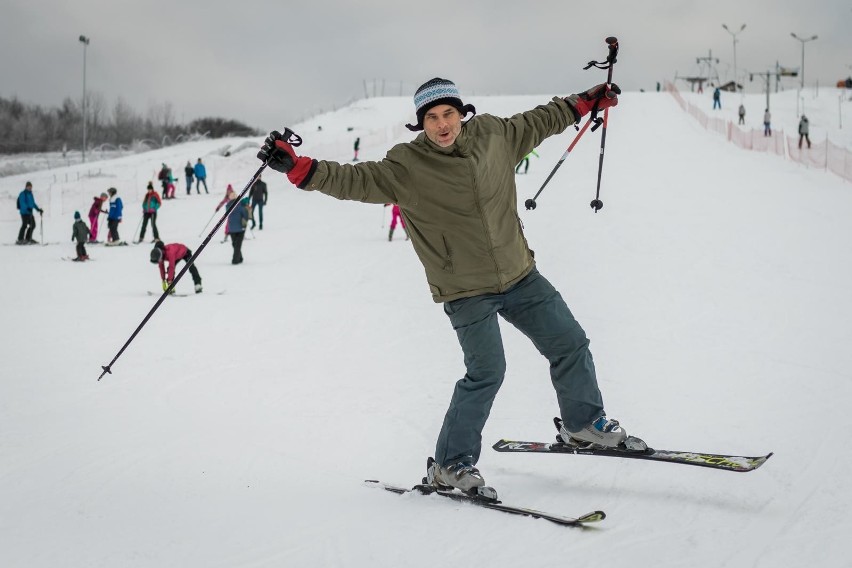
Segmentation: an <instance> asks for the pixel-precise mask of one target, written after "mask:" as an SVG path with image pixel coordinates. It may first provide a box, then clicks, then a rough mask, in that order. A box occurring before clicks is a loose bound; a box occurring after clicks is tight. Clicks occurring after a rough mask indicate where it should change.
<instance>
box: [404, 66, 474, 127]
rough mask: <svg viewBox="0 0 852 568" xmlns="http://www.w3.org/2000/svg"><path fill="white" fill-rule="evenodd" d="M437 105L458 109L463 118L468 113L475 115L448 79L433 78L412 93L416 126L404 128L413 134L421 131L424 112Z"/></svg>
mask: <svg viewBox="0 0 852 568" xmlns="http://www.w3.org/2000/svg"><path fill="white" fill-rule="evenodd" d="M438 105H450V106H453V107H455V108H457V109H458V111H459V112H460V113H461V114H462V116H465V115H466V114H467V113H468V112H471V113H473V114H476V109H475V108H474V107H473V105H466V104H464V103H463V102H462V100H461V95H460V94H459V89H458V87H456V84H455V83H453V82H452V81H450V80H448V79H441V78H440V77H435V78H434V79H430V80H429V81H426V82H425V83H423V84H422V85H420V87H418V89H417V92H415V93H414V108H415V112H416V113H417V124H406V125H405V126H406V127H407V128H408V129H409V130H412V131H414V132H416V131H418V130H423V117H424V116H426V112H427V111H428V110H429V109H430V108H432V107H434V106H438Z"/></svg>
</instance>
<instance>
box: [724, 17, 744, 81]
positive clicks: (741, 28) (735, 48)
mask: <svg viewBox="0 0 852 568" xmlns="http://www.w3.org/2000/svg"><path fill="white" fill-rule="evenodd" d="M722 27H723V28H725V31H726V32H728V33H729V34H731V36H733V38H734V92H735V93H736V92H737V90H739V87H738V86H737V34H738V33H740V32H741V31H743V30H744V29H745V27H746V25H745V24H743V25H742V26H741V27H740V29H739V30H737V31H735V32H732V31H731V30H730V29H728V26H727V25H726V24H722Z"/></svg>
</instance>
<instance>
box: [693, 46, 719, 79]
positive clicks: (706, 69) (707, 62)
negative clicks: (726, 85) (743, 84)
mask: <svg viewBox="0 0 852 568" xmlns="http://www.w3.org/2000/svg"><path fill="white" fill-rule="evenodd" d="M695 62H696V63H697V64H698V72H699V74H700V75H701V76H703V77H707V79H708V80H709V81H710V84H711V85H714V84H715V85H716V86H717V87H718V86H719V71H717V70H716V65H718V64H719V58H718V57H716V58H714V57H713V50H712V49H711V50H709V51H708V55H707V57H696V58H695ZM714 62H715V63H714Z"/></svg>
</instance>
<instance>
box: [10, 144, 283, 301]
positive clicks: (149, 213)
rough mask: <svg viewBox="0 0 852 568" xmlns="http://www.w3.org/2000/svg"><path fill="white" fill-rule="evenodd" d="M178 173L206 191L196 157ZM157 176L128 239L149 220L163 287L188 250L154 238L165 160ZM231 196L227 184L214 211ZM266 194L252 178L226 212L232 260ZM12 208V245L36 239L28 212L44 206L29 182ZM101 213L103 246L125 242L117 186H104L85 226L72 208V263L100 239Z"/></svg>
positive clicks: (169, 187)
mask: <svg viewBox="0 0 852 568" xmlns="http://www.w3.org/2000/svg"><path fill="white" fill-rule="evenodd" d="M184 173H185V175H186V179H187V194H190V193H191V191H190V190H191V188H192V181H193V180H195V182H196V191H197V193H199V194H200V193H201V186H202V185H203V186H204V191H205V193H209V190H208V188H207V171H206V167H205V165H204V163H203V162H202V160H201V158H198V161H197V163H196V164H195V165H194V166H193V165H192V164H191V163H190V162H189V161H188V162H187V165H186V168H185V170H184ZM158 179H159V180H160V182H161V184H162V188H163V192H162V197H161V195H160V194H159V193H158V192H157V190H156V189H155V188H154V183H153V182H151V181H149V182H148V185H147V188H146V193H145V196H144V197H143V198H142V219H141V220H140V223H141V229H140V231H139V238H138V239H135V240H134V243H136V244H138V243H141V242H143V241H144V240H145V233H146V232H147V230H148V225H149V224H150V226H151V233H152V236H153V241H152V242H153V244H154V249H153V250H152V252H151V261H152V262H155V263H156V264H158V265H159V267H160V276H161V278H162V280H163V289H164V290H166V289H168V287H169V286H170V285H171V283H172V281H173V279H174V274H175V264H176V263H177V262H179V261H181V260H184V261H188V260H189V259H190V258H191V257H192V251H190V250H189V249H188V248H187V247H186V245H184V244H182V243H170V244H166V243H164V242H163V241H162V240H160V231H159V229H158V227H157V214H158V211H159V210H160V207H161V206H162V204H163V200H164V199H173V198H174V182H175V181H176V179H175V178H174V176H173V175H172V171H171V169H170V168H169V167H168V166H167V165H166V164H165V163H163V164H162V168H161V170H160V173H159V174H158ZM236 198H237V194H236V192H235V191H234V189H233V187H232V186H231V185H228V188H227V192H226V196H225V199H223V200H222V202H220V203H219V204H218V205H217V206H216V211H218V210H220V209H221V208H222V207H223V206H230V205H231V203H232V202H233V201H234V200H235V199H236ZM267 199H268V192H267V187H266V183H264V182H263V181H262V179H260V177H258V180H257V182H256V183H255V184H254V186H253V187H252V188H251V193H250V197H247V198H245V199H243V200H242V203H241V204H239V205H237V206H235V207H234V208H233V210H232V212H231V213H230V215H229V217H228V222H227V224H226V228H225V233H226V238H230V239H231V242H232V244H233V248H234V254H233V258H232V263H233V264H240V263H241V262H243V256H242V241H243V236H244V234H245V231H246V228H247V227H248V225H249V222H250V223H251V228H252V229H254V228H255V227H257V226H258V222H259V227H260V229H263V207H264V206H265V205H266V203H267ZM17 208H18V211H19V213H20V214H21V221H22V224H21V229H20V231H19V234H18V239H17V241H16V244H19V245H25V244H38V241H36V240H35V239H34V238H33V231H34V229H35V227H36V222H35V218H34V213H35V212H38V213H39V214H42V213H43V212H44V210H43V209H41V208H40V207H39V206H38V205H37V204H36V201H35V196H34V195H33V185H32V183H31V182H29V181H28V182H26V186H25V188H24V189H23V190H22V191H21V193H20V194H19V195H18V201H17ZM255 212H256V213H257V221H256V220H255ZM101 214H105V215H106V219H107V230H108V234H107V238H106V242H104V244H105V246H117V245H126V244H127V243H126V242H125V241H123V240H122V239H121V237H120V235H119V232H118V227H119V224H120V223H121V222H122V219H123V215H124V204H123V202H122V200H121V197H119V195H118V190H117V189H116V188H114V187H110V188H109V189H108V190H107V191H106V192H103V193H101V194H100V195H97V196H95V197H94V198H93V200H92V205H91V206H90V208H89V212H88V220H89V224H88V225H86V222H85V221H84V220H83V216H82V215H81V214H80V212H79V211H75V212H74V224H73V226H72V241H75V242H76V253H77V254H76V256H75V257H74V258H73V259H72V260H74V261H78V262H80V261H86V260H89V255H88V252H87V251H86V245H87V244H100V243H101V242H103V241H99V240H98V232H99V231H98V229H99V226H100V216H101ZM190 274H191V275H192V279H193V282H194V284H195V291H196V293H199V292H201V276H200V275H199V273H198V269H197V268H196V267H195V266H194V265H193V266H191V267H190ZM173 291H174V290H172V292H173Z"/></svg>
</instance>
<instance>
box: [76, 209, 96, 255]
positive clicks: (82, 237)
mask: <svg viewBox="0 0 852 568" xmlns="http://www.w3.org/2000/svg"><path fill="white" fill-rule="evenodd" d="M96 199H97V198H96ZM88 238H89V228H88V227H87V226H86V222H85V221H83V219H81V218H80V212H79V211H74V226H73V227H72V228H71V240H72V241H73V240H75V239H76V241H77V257H76V258H73V259H71V260H76V261H83V260H89V255H88V254H86V239H88Z"/></svg>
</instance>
